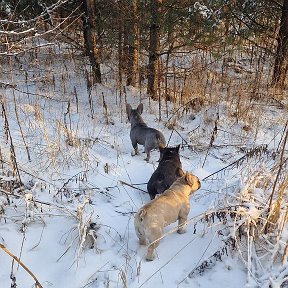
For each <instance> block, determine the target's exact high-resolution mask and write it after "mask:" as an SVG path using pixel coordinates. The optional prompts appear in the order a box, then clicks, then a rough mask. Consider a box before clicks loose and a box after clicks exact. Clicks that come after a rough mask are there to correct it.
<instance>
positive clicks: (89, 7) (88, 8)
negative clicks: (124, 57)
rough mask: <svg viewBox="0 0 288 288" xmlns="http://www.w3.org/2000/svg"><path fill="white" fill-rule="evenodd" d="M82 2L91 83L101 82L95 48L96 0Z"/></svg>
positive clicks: (97, 53)
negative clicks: (91, 75)
mask: <svg viewBox="0 0 288 288" xmlns="http://www.w3.org/2000/svg"><path fill="white" fill-rule="evenodd" d="M82 3H83V10H84V13H85V15H84V16H83V18H82V19H83V35H84V42H85V48H86V54H87V55H88V56H89V60H90V63H91V65H92V73H93V84H94V83H101V70H100V60H99V49H98V48H97V29H96V28H97V27H96V26H97V25H96V0H85V1H83V2H82Z"/></svg>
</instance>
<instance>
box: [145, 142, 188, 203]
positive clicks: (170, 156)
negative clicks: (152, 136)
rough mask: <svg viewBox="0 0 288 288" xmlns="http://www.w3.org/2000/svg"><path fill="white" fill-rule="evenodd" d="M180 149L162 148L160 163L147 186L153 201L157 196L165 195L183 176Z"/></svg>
mask: <svg viewBox="0 0 288 288" xmlns="http://www.w3.org/2000/svg"><path fill="white" fill-rule="evenodd" d="M179 148H180V145H178V146H177V147H165V148H160V162H159V165H158V167H157V169H156V170H155V171H154V173H153V174H152V176H151V178H150V179H149V181H148V184H147V190H148V193H149V195H150V198H151V199H154V198H155V196H156V194H161V193H163V192H164V191H165V190H166V189H168V188H169V187H170V186H171V185H172V183H173V182H174V181H175V180H176V179H177V178H179V177H180V175H182V174H183V171H182V164H181V161H180V156H179Z"/></svg>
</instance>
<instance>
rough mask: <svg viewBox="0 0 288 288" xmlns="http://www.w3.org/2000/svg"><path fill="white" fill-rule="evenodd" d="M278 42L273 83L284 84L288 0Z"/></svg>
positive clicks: (287, 45) (287, 43)
mask: <svg viewBox="0 0 288 288" xmlns="http://www.w3.org/2000/svg"><path fill="white" fill-rule="evenodd" d="M277 42H278V46H277V52H276V58H275V64H274V74H273V83H274V84H279V86H283V85H284V81H285V77H286V74H287V70H288V0H284V1H283V6H282V16H281V21H280V28H279V33H278V38H277Z"/></svg>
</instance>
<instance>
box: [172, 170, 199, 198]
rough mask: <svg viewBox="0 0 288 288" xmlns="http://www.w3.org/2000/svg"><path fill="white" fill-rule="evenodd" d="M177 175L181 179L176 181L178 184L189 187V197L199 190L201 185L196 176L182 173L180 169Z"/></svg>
mask: <svg viewBox="0 0 288 288" xmlns="http://www.w3.org/2000/svg"><path fill="white" fill-rule="evenodd" d="M178 174H179V176H180V177H181V178H179V179H178V180H176V181H179V182H180V183H182V184H184V185H188V186H189V195H191V194H192V193H193V192H195V191H197V190H198V189H200V187H201V183H200V180H199V178H198V177H197V176H195V175H193V174H191V173H189V172H186V173H184V171H183V170H182V169H181V168H178Z"/></svg>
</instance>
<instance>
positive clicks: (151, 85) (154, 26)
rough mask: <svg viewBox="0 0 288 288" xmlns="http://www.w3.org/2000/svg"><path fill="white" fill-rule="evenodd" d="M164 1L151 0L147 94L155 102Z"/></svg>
mask: <svg viewBox="0 0 288 288" xmlns="http://www.w3.org/2000/svg"><path fill="white" fill-rule="evenodd" d="M161 4H162V0H151V3H150V5H151V6H150V7H151V23H150V43H149V64H148V86H147V94H148V95H150V96H151V97H152V99H153V100H157V99H158V97H157V90H158V76H159V75H158V74H159V71H158V67H159V66H158V61H159V54H160V13H161Z"/></svg>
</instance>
